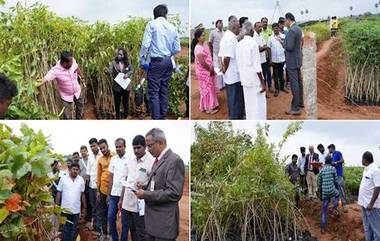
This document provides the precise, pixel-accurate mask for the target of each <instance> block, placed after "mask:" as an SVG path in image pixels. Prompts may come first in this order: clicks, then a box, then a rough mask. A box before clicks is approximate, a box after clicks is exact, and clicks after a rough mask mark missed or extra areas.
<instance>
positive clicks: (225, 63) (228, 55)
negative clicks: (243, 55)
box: [219, 19, 244, 120]
mask: <svg viewBox="0 0 380 241" xmlns="http://www.w3.org/2000/svg"><path fill="white" fill-rule="evenodd" d="M239 32H240V26H239V22H238V21H237V20H235V19H233V20H231V21H230V22H229V23H228V30H227V31H226V32H225V33H224V35H223V38H222V40H221V41H220V49H219V57H220V58H221V60H222V72H223V80H224V83H225V84H226V92H227V103H228V116H229V119H231V120H241V119H243V118H244V96H243V88H242V86H241V83H240V78H239V72H238V67H237V64H236V46H237V43H238V41H237V35H238V34H239Z"/></svg>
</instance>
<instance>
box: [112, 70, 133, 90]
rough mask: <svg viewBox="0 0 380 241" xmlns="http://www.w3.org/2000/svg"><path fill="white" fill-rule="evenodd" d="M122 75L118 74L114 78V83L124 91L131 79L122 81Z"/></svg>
mask: <svg viewBox="0 0 380 241" xmlns="http://www.w3.org/2000/svg"><path fill="white" fill-rule="evenodd" d="M124 75H125V74H124V73H119V74H118V75H117V76H116V77H115V79H114V80H115V82H116V83H118V85H120V87H121V88H123V89H124V90H125V89H127V87H128V85H129V84H130V83H131V79H130V78H127V79H124Z"/></svg>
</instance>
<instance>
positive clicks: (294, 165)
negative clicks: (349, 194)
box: [286, 144, 346, 206]
mask: <svg viewBox="0 0 380 241" xmlns="http://www.w3.org/2000/svg"><path fill="white" fill-rule="evenodd" d="M317 149H318V152H319V154H318V153H317V152H315V150H314V146H309V153H308V154H306V148H305V147H301V148H300V153H301V155H300V156H299V157H298V155H296V154H294V155H293V156H292V162H291V163H289V164H288V165H287V166H286V171H287V173H288V174H289V178H290V181H291V182H292V183H293V184H298V185H299V187H300V191H301V193H303V194H304V195H305V196H307V198H308V199H318V196H317V192H318V190H319V188H318V177H319V175H320V171H321V169H322V167H323V165H324V164H325V162H326V158H328V157H329V158H331V165H332V166H333V167H334V169H335V172H336V178H337V179H336V181H337V184H338V189H339V198H340V200H341V201H342V205H343V206H344V205H345V203H346V194H345V188H344V179H343V163H344V159H343V155H342V153H341V152H340V151H338V150H336V147H335V145H334V144H330V145H329V146H328V147H327V149H328V152H326V150H325V147H324V146H323V144H319V145H318V146H317Z"/></svg>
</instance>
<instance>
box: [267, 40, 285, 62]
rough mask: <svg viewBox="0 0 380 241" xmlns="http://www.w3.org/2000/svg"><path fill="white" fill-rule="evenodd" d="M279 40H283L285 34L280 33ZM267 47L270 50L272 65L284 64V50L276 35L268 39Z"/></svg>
mask: <svg viewBox="0 0 380 241" xmlns="http://www.w3.org/2000/svg"><path fill="white" fill-rule="evenodd" d="M278 37H280V38H281V39H285V34H282V33H280V34H279V36H278ZM268 47H269V48H270V50H271V57H272V62H273V63H283V62H285V49H284V47H283V46H282V44H281V43H280V41H279V40H278V39H277V36H276V35H274V34H273V35H272V36H270V38H269V42H268Z"/></svg>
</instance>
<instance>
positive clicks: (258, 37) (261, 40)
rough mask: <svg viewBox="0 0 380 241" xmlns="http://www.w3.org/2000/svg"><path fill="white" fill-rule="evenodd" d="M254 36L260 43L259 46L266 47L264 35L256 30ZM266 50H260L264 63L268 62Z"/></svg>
mask: <svg viewBox="0 0 380 241" xmlns="http://www.w3.org/2000/svg"><path fill="white" fill-rule="evenodd" d="M253 38H254V39H255V41H256V43H257V44H258V45H259V47H264V45H265V40H264V38H263V36H261V35H260V34H258V33H256V31H255V33H254V34H253ZM259 51H260V50H259ZM265 52H266V51H262V52H260V60H261V63H262V64H263V63H265V62H267V58H266V55H265Z"/></svg>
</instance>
